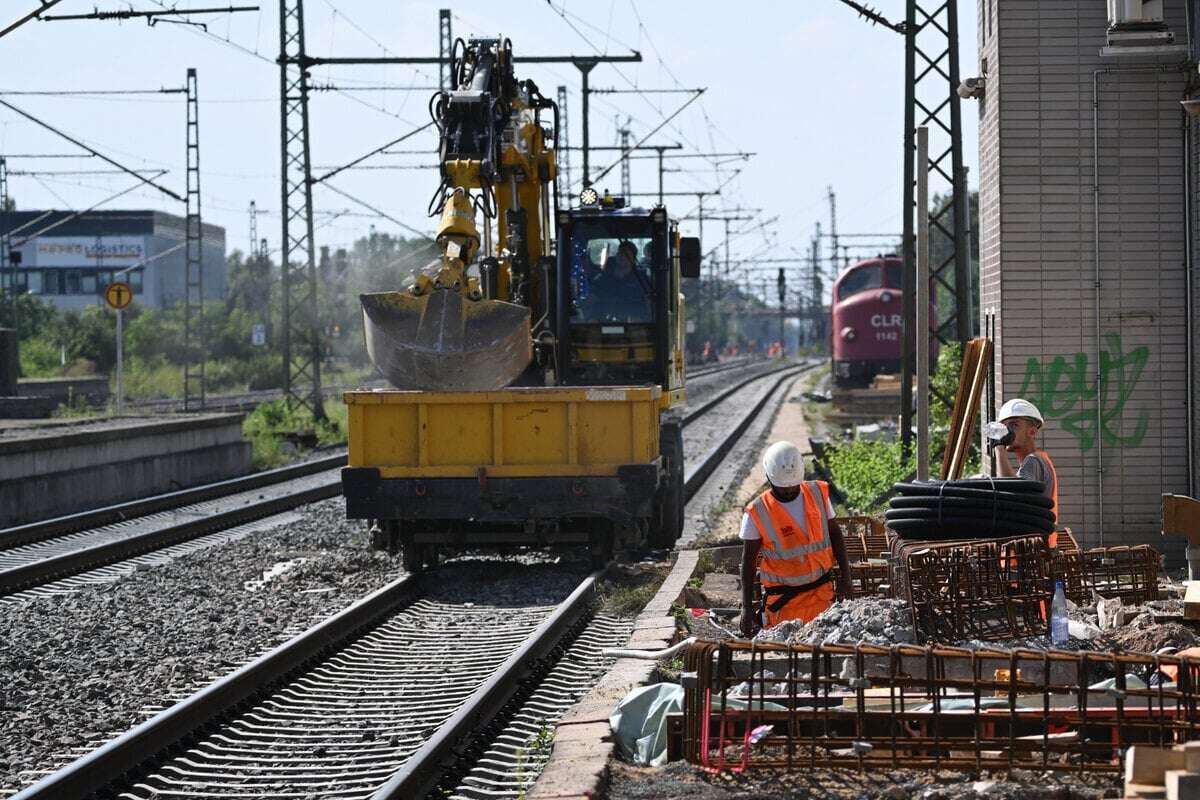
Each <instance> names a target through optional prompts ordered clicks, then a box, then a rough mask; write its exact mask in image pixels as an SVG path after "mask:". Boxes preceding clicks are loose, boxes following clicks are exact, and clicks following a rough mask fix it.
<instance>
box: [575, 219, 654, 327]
mask: <svg viewBox="0 0 1200 800" xmlns="http://www.w3.org/2000/svg"><path fill="white" fill-rule="evenodd" d="M571 296H572V299H573V300H574V302H573V304H572V315H571V322H572V323H575V324H587V323H604V322H653V320H654V273H653V271H652V270H651V239H650V237H648V236H628V237H627V236H621V235H620V234H619V232H617V231H615V230H610V229H608V227H607V226H605V225H603V224H591V225H589V224H581V225H579V226H577V228H576V231H575V236H574V237H573V240H572V253H571Z"/></svg>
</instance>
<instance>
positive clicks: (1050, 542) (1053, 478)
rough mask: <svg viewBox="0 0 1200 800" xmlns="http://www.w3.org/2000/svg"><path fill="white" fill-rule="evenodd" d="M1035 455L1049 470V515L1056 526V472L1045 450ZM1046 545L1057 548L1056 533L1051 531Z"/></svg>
mask: <svg viewBox="0 0 1200 800" xmlns="http://www.w3.org/2000/svg"><path fill="white" fill-rule="evenodd" d="M1037 455H1038V457H1039V458H1041V459H1042V460H1043V461H1045V462H1046V466H1047V467H1049V468H1050V501H1051V502H1052V503H1053V504H1054V505H1053V506H1051V507H1050V513H1051V514H1053V515H1054V524H1055V525H1057V524H1058V471H1057V470H1056V469H1054V462H1053V461H1051V460H1050V455H1049V454H1048V453H1047V452H1046V451H1045V450H1038V451H1037ZM1046 544H1047V545H1048V546H1049V547H1050V549H1051V550H1053V549H1054V548H1056V547H1058V531H1052V532H1051V533H1050V538H1049V539H1048V540H1047V542H1046Z"/></svg>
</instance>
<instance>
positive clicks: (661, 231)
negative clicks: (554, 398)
mask: <svg viewBox="0 0 1200 800" xmlns="http://www.w3.org/2000/svg"><path fill="white" fill-rule="evenodd" d="M580 200H581V206H580V207H578V208H573V209H570V210H563V211H560V212H559V220H558V222H559V226H558V227H559V231H558V235H559V240H558V248H557V253H558V259H559V264H558V274H559V275H561V276H563V277H564V280H560V281H559V283H558V297H557V298H556V300H557V302H556V307H557V312H558V320H557V322H558V324H557V326H556V327H557V329H558V331H559V332H560V335H559V337H558V342H559V347H558V351H557V359H558V367H559V383H560V384H562V385H565V386H585V385H616V384H624V385H638V384H657V385H659V386H662V387H664V388H675V387H676V386H677V385H681V379H680V378H679V377H678V376H679V375H681V374H682V372H681V370H682V362H681V361H680V363H679V364H676V361H677V360H679V359H681V356H679V355H678V354H681V353H682V351H683V334H682V300H681V298H682V293H681V291H680V281H681V279H682V278H684V277H697V276H698V275H699V267H700V264H699V262H700V259H699V251H700V244H699V240H697V239H691V238H681V237H680V236H679V229H678V225H677V223H675V222H674V221H673V220H671V219H670V218H669V217H668V216H667V211H666V209H665V208H663V207H662V206H657V207H655V208H653V209H649V210H647V209H644V208H626V207H625V203H624V201H623V199H622V198H619V197H612V196H611V195H608V194H607V193H606V194H605V195H604V196H603V197H600V196H598V195H597V193H596V191H595V190H594V189H590V188H589V189H585V190H584V191H583V193H582V195H581V197H580Z"/></svg>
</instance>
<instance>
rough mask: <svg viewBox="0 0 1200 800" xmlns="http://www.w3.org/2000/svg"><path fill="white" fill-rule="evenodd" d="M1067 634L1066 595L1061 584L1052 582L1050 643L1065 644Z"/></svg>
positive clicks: (1060, 582)
mask: <svg viewBox="0 0 1200 800" xmlns="http://www.w3.org/2000/svg"><path fill="white" fill-rule="evenodd" d="M1068 636H1069V634H1068V633H1067V595H1066V594H1065V593H1064V592H1063V582H1062V581H1055V582H1054V599H1053V600H1052V601H1051V602H1050V641H1051V642H1052V643H1053V644H1066V643H1067V638H1068Z"/></svg>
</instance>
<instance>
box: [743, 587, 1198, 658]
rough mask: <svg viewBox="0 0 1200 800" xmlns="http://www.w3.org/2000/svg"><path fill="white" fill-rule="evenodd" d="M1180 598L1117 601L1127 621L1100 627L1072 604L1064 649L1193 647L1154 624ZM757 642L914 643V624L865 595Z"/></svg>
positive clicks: (1028, 642) (1183, 635)
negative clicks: (1128, 603) (1138, 603)
mask: <svg viewBox="0 0 1200 800" xmlns="http://www.w3.org/2000/svg"><path fill="white" fill-rule="evenodd" d="M1182 605H1183V602H1182V601H1181V600H1156V601H1153V602H1151V603H1147V604H1146V605H1144V606H1133V607H1130V606H1124V607H1119V606H1116V605H1115V604H1114V605H1113V606H1110V608H1114V609H1119V611H1120V616H1123V617H1125V618H1126V619H1127V620H1129V621H1128V622H1127V624H1125V625H1122V626H1120V627H1117V628H1112V629H1108V630H1103V629H1102V628H1101V626H1100V625H1099V624H1098V622H1099V615H1098V614H1097V609H1096V608H1095V607H1089V606H1072V607H1071V608H1069V609H1068V614H1069V621H1068V622H1069V625H1068V627H1069V630H1070V635H1071V638H1070V641H1069V642H1068V643H1067V645H1066V646H1065V647H1064V648H1063V649H1067V650H1080V649H1090V650H1109V649H1116V650H1122V651H1125V652H1137V653H1153V652H1154V651H1155V650H1158V649H1159V648H1161V647H1168V646H1169V647H1178V648H1184V647H1191V646H1193V645H1195V644H1197V643H1200V642H1198V639H1197V635H1196V634H1195V633H1194V632H1193V631H1192V630H1190V629H1189V628H1186V627H1184V626H1182V625H1179V624H1177V623H1156V622H1155V621H1154V617H1155V616H1156V615H1159V616H1161V615H1162V614H1171V613H1180V612H1181V611H1182ZM754 638H755V640H756V641H760V642H781V643H785V644H834V643H842V644H873V645H881V646H884V647H886V646H888V645H892V644H915V643H916V642H917V637H916V633H915V631H914V629H913V624H912V612H911V611H910V610H909V607H908V604H907V603H905V602H904V601H903V600H891V599H884V598H875V597H864V598H858V599H855V600H843V601H841V602H838V603H835V604H833V605H832V606H830V607H829V608H828V609H827V610H826V611H825V613H823V614H821V615H820V616H819V617H817V618H816V619H814V620H812V621H811V622H809V623H802V622H785V623H783V624H782V625H777V626H776V627H774V628H768V629H766V630H763V631H760V632H759V633H758V635H757V636H755V637H754ZM946 644H950V645H953V646H956V647H967V648H971V649H978V648H985V647H986V648H1004V649H1008V648H1031V649H1043V648H1045V647H1047V646H1048V645H1049V642H1048V641H1047V638H1046V637H1040V636H1030V637H1022V638H1017V639H1006V640H1002V641H994V642H980V641H973V640H966V641H961V642H947V643H946Z"/></svg>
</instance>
